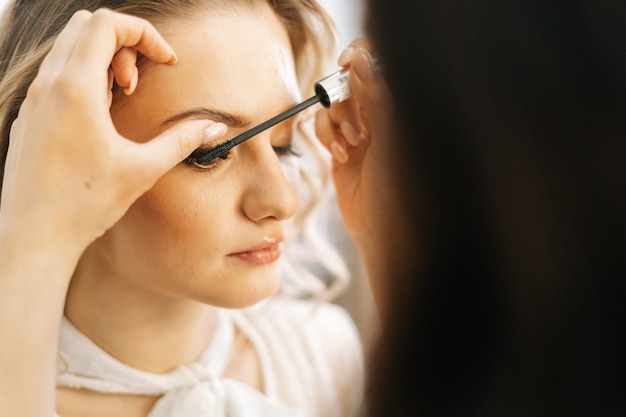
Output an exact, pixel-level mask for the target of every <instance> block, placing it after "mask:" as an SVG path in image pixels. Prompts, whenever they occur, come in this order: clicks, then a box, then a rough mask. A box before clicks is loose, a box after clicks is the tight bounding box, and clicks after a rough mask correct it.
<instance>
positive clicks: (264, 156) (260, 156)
mask: <svg viewBox="0 0 626 417" xmlns="http://www.w3.org/2000/svg"><path fill="white" fill-rule="evenodd" d="M259 139H260V138H259ZM254 142H256V143H253V141H250V143H249V146H248V147H247V149H246V150H245V152H246V153H247V154H248V156H249V158H246V159H247V163H246V169H245V172H246V177H247V178H246V184H247V188H246V192H245V193H244V194H243V200H242V210H243V212H244V214H245V215H246V217H248V218H249V219H250V220H252V221H255V222H260V221H263V220H265V219H276V220H287V219H289V218H290V217H292V216H293V215H294V214H295V212H296V209H297V208H298V197H297V193H296V189H295V188H294V184H292V183H291V182H290V181H289V179H288V177H287V175H285V172H284V170H283V166H282V164H281V162H280V159H279V157H278V155H276V153H275V152H274V150H273V149H272V147H271V145H270V144H269V140H267V141H266V142H265V143H263V142H261V141H259V140H257V141H254ZM244 146H245V145H244ZM241 151H244V150H243V149H242V150H241Z"/></svg>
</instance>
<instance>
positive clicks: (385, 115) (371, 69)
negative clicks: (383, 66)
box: [350, 48, 391, 125]
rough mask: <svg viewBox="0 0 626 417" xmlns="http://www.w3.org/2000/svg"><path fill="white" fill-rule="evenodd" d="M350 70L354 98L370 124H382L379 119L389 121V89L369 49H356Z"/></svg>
mask: <svg viewBox="0 0 626 417" xmlns="http://www.w3.org/2000/svg"><path fill="white" fill-rule="evenodd" d="M350 71H351V74H350V79H351V82H352V89H353V94H354V98H355V99H356V100H357V101H358V102H359V106H360V107H361V110H362V112H363V113H364V114H366V115H367V118H368V119H369V123H368V124H370V125H378V124H380V123H378V122H376V121H377V120H378V121H384V122H388V121H389V118H390V113H391V100H390V95H389V90H388V89H387V85H386V84H385V82H384V80H383V77H382V75H381V73H380V71H379V70H378V67H377V66H376V64H375V63H374V61H373V60H372V56H371V55H370V53H369V51H367V50H366V49H363V48H358V49H356V50H355V53H354V57H353V59H352V66H351V68H350ZM361 120H363V117H361Z"/></svg>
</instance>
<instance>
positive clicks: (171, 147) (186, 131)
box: [129, 120, 228, 177]
mask: <svg viewBox="0 0 626 417" xmlns="http://www.w3.org/2000/svg"><path fill="white" fill-rule="evenodd" d="M227 130H228V129H227V127H226V125H225V124H223V123H216V122H209V123H207V121H206V120H197V121H189V122H185V123H179V124H177V125H175V126H173V127H172V128H170V129H168V130H166V131H165V132H163V133H161V134H160V135H158V136H157V137H155V138H154V139H152V140H150V141H148V142H145V143H136V142H129V144H130V145H131V146H134V147H135V150H136V152H137V153H138V154H137V155H135V157H136V158H137V159H138V162H142V161H143V162H144V165H145V167H146V169H145V170H144V171H145V173H146V174H147V175H148V176H149V177H153V176H155V175H156V176H157V177H158V176H161V175H162V174H164V173H165V172H167V171H168V170H169V169H171V168H172V167H174V166H175V165H176V164H178V163H179V162H180V161H182V160H183V159H185V158H187V157H188V156H189V155H190V154H191V153H192V152H193V151H195V150H196V149H198V148H199V147H200V146H202V145H208V144H214V143H216V142H217V141H218V139H220V138H222V137H223V136H224V135H225V134H226V132H227ZM150 167H151V169H152V170H153V171H152V172H151V171H150Z"/></svg>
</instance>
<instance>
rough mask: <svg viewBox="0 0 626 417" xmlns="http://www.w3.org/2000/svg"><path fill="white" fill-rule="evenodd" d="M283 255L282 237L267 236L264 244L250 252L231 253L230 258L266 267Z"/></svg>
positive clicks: (249, 250)
mask: <svg viewBox="0 0 626 417" xmlns="http://www.w3.org/2000/svg"><path fill="white" fill-rule="evenodd" d="M282 253H283V238H282V236H280V237H279V236H267V237H265V238H264V239H263V242H262V243H260V244H258V245H256V246H254V247H252V248H250V249H248V250H244V251H241V252H235V253H231V254H229V255H228V257H229V258H234V259H237V260H239V261H241V262H245V263H248V264H252V265H266V264H269V263H272V262H274V261H276V260H277V259H278V258H280V255H281V254H282Z"/></svg>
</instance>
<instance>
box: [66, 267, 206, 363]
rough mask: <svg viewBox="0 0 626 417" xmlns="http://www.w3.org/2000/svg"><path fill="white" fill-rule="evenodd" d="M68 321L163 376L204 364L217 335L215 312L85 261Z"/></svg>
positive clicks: (78, 272)
mask: <svg viewBox="0 0 626 417" xmlns="http://www.w3.org/2000/svg"><path fill="white" fill-rule="evenodd" d="M65 315H66V316H67V318H68V319H69V320H70V321H71V322H72V324H73V325H74V326H76V328H77V329H78V330H80V331H81V332H82V333H83V334H85V335H86V336H87V337H88V338H89V339H91V340H92V341H93V342H94V343H95V344H97V345H98V346H100V347H101V348H102V349H104V350H105V351H106V352H107V353H108V354H110V355H111V356H113V357H114V358H116V359H118V360H119V361H121V362H123V363H125V364H127V365H130V366H132V367H134V368H137V369H140V370H143V371H147V372H153V373H164V372H168V371H170V370H172V369H174V368H176V367H178V366H180V365H183V364H189V363H192V362H195V361H196V360H197V359H198V358H199V356H200V355H201V353H202V352H203V351H204V350H205V348H206V347H207V345H208V344H209V341H210V338H211V335H212V330H213V326H214V318H215V307H212V306H209V305H206V304H203V303H199V302H196V301H190V300H187V299H184V298H181V297H173V296H170V295H166V294H163V293H159V292H156V291H154V290H151V289H150V288H147V287H145V286H142V285H139V284H137V283H134V282H133V281H132V280H131V279H129V278H126V277H123V276H121V275H119V274H116V273H114V271H112V270H111V268H108V267H107V265H103V264H102V263H101V262H88V261H85V260H84V259H81V262H79V264H78V267H77V269H76V271H75V273H74V276H73V278H72V281H71V283H70V287H69V291H68V294H67V298H66V304H65Z"/></svg>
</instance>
